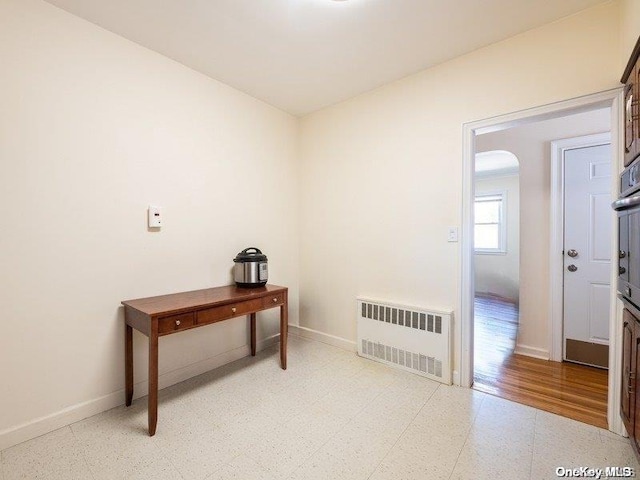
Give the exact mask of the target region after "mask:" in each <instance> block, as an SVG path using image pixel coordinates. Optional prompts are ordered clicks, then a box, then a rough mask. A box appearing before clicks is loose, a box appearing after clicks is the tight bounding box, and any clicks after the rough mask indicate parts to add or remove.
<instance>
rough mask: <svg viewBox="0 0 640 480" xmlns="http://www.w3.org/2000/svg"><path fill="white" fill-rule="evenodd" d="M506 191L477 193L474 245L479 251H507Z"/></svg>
mask: <svg viewBox="0 0 640 480" xmlns="http://www.w3.org/2000/svg"><path fill="white" fill-rule="evenodd" d="M506 196H507V194H506V192H501V193H491V194H479V195H476V199H475V204H474V218H475V228H474V247H475V250H476V252H477V253H507V248H506V247H507V245H506V243H507V242H506V239H507V235H506V230H507V227H506V215H505V206H506Z"/></svg>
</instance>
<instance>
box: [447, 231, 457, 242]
mask: <svg viewBox="0 0 640 480" xmlns="http://www.w3.org/2000/svg"><path fill="white" fill-rule="evenodd" d="M457 241H458V227H449V230H448V232H447V242H457Z"/></svg>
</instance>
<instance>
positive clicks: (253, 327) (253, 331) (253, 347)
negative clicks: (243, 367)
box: [249, 313, 256, 357]
mask: <svg viewBox="0 0 640 480" xmlns="http://www.w3.org/2000/svg"><path fill="white" fill-rule="evenodd" d="M249 317H250V318H251V356H252V357H255V356H256V314H255V313H252V314H251V315H249Z"/></svg>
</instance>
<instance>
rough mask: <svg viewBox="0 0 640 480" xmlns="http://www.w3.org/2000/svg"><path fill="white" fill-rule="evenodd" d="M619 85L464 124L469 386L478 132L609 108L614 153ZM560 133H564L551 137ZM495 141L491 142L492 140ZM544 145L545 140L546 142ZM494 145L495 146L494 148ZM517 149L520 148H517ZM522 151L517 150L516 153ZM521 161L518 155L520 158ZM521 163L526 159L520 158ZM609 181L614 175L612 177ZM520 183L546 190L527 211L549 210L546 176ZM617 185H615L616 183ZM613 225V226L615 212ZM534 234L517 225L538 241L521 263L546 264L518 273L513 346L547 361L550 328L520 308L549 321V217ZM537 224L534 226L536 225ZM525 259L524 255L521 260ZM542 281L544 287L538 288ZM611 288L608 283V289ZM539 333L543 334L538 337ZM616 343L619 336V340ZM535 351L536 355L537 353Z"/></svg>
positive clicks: (611, 419) (613, 331)
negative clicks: (542, 271) (536, 324)
mask: <svg viewBox="0 0 640 480" xmlns="http://www.w3.org/2000/svg"><path fill="white" fill-rule="evenodd" d="M620 101H621V97H620V90H619V89H616V90H615V91H610V92H604V93H602V94H596V95H591V96H589V97H583V98H579V99H574V100H570V101H566V102H561V103H559V104H554V105H549V106H544V107H539V108H536V109H532V110H529V111H526V112H517V113H514V114H510V115H505V116H503V117H499V118H494V119H489V120H485V121H480V122H474V123H473V124H467V125H465V127H464V130H465V136H464V139H465V152H464V153H465V156H464V157H465V168H464V192H463V194H464V223H463V235H462V239H463V241H462V245H461V247H462V267H463V268H462V285H463V292H462V321H461V330H460V344H459V348H458V349H457V353H458V354H459V358H460V363H458V365H459V366H460V370H459V372H458V374H459V377H458V380H459V383H460V384H461V385H467V386H470V385H471V384H472V381H473V373H474V368H473V363H474V362H473V353H474V341H473V331H474V324H473V321H472V320H473V318H474V317H473V313H474V304H473V302H474V298H475V293H476V291H475V288H474V284H475V281H474V280H475V279H474V261H473V260H474V253H475V252H474V250H473V242H472V241H471V238H473V236H472V234H471V232H473V231H474V230H473V229H474V224H473V208H474V201H475V195H474V187H475V185H474V182H473V180H474V178H473V173H474V172H473V167H474V163H475V161H474V160H475V158H474V155H475V153H476V151H480V150H479V149H477V148H476V147H477V146H479V144H480V143H481V136H483V135H485V134H488V133H494V132H501V131H504V130H507V129H513V128H515V127H519V126H524V125H528V124H533V123H536V122H541V121H545V120H549V119H559V118H560V117H568V116H571V115H575V114H580V113H584V112H587V111H593V110H599V109H602V108H609V109H610V110H609V114H610V115H609V119H610V121H611V122H612V123H611V130H612V144H613V149H614V152H616V153H617V149H616V146H617V145H619V139H618V132H619V131H620V125H619V119H618V112H619V111H620V110H619V107H620ZM555 138H556V139H557V138H562V137H555ZM494 147H495V146H494ZM498 148H499V149H506V150H510V149H508V148H505V146H499V147H498ZM547 148H548V145H547ZM494 149H496V148H494ZM516 154H518V152H516ZM518 157H520V155H518ZM520 160H521V162H522V158H520ZM523 163H524V162H523ZM612 165H613V167H612V170H613V171H612V173H613V175H612V177H611V178H612V179H613V178H614V177H616V176H617V174H618V171H619V165H620V162H619V159H618V158H614V161H613V162H612ZM546 168H547V174H548V173H549V172H548V170H549V165H548V164H547V167H546ZM612 181H613V180H612ZM521 185H526V186H529V187H532V188H533V189H534V190H537V191H538V193H540V192H543V191H545V189H546V192H545V193H546V200H545V201H543V202H531V203H530V204H529V205H528V208H530V209H533V210H531V211H535V212H537V213H541V212H544V213H546V215H547V216H548V214H549V210H550V205H549V203H550V200H549V182H547V183H546V184H544V182H543V183H540V182H538V181H537V180H536V179H535V178H529V177H525V176H524V174H523V173H522V171H521ZM614 191H615V187H614ZM527 202H528V200H522V203H523V207H525V208H524V209H525V210H526V206H525V204H526V203H527ZM521 225H522V226H523V227H524V226H527V227H532V226H535V225H536V224H535V222H531V221H528V220H527V221H526V222H525V221H522V223H521ZM611 225H612V226H613V216H612V222H611ZM534 228H535V229H534V231H533V234H532V233H531V232H529V233H527V234H526V235H525V231H524V230H523V231H521V235H522V237H523V238H525V237H526V238H529V239H537V243H536V244H532V246H530V247H528V248H527V249H526V250H524V249H523V248H522V246H521V251H523V252H526V255H522V257H521V267H524V266H526V265H525V264H526V263H527V262H530V263H532V262H535V263H537V264H538V265H540V264H544V265H543V266H544V267H546V269H547V272H546V279H545V281H544V282H540V281H532V279H533V280H536V279H537V280H540V278H539V277H535V276H533V277H529V278H528V279H526V280H525V279H524V278H523V279H522V280H521V282H520V284H521V289H520V296H519V299H518V301H519V304H518V306H519V323H518V326H517V329H516V330H517V333H516V342H515V343H516V346H515V347H514V351H515V352H517V353H518V354H519V355H520V356H522V357H526V358H527V360H529V359H531V360H536V361H540V362H545V363H546V364H549V363H551V362H549V358H550V346H549V345H548V343H547V342H546V341H545V340H546V339H548V338H549V337H550V333H549V332H545V331H544V329H543V330H536V329H535V328H532V324H531V323H526V322H525V321H524V318H523V315H524V311H525V310H526V309H527V308H528V309H529V312H534V313H535V314H536V315H542V316H543V317H544V319H545V321H544V324H545V325H547V324H548V323H549V321H550V308H549V307H548V306H547V307H545V305H544V304H545V303H548V300H549V297H550V291H549V290H550V289H549V281H548V277H549V268H550V262H549V251H548V250H549V238H550V234H549V231H548V230H549V222H548V220H547V223H546V229H547V232H546V233H544V229H540V228H539V224H538V227H534ZM536 229H537V230H536ZM540 248H543V249H546V258H547V260H546V261H545V260H544V259H545V255H538V254H537V253H536V252H537V250H538V249H540ZM525 259H526V260H525ZM540 287H542V288H540ZM537 290H539V291H542V290H544V292H543V295H542V297H546V302H541V301H540V297H538V298H537V299H536V296H535V295H534V294H535V293H536V291H537ZM610 290H611V289H610ZM610 293H611V296H612V303H611V306H612V307H611V310H612V311H611V312H610V315H609V322H610V323H609V325H610V335H611V338H612V348H611V351H612V354H611V358H610V360H611V362H610V368H611V371H612V374H611V375H610V378H609V380H608V386H609V388H608V393H607V402H606V403H607V421H608V422H607V423H608V426H609V429H611V430H612V431H614V432H616V433H621V432H622V430H621V427H622V425H621V422H620V418H619V415H618V414H617V408H616V407H615V405H617V397H618V395H619V392H618V388H617V387H618V385H619V379H617V376H618V375H616V372H619V359H617V355H616V354H614V353H613V352H615V351H616V347H617V344H616V343H617V342H616V338H617V337H618V333H619V332H618V330H619V326H618V325H617V323H616V322H615V318H616V317H617V315H618V314H619V311H618V309H619V305H618V304H617V302H616V300H615V296H614V293H615V292H610ZM540 337H545V338H544V339H542V341H540ZM618 343H619V342H618ZM536 357H538V358H536Z"/></svg>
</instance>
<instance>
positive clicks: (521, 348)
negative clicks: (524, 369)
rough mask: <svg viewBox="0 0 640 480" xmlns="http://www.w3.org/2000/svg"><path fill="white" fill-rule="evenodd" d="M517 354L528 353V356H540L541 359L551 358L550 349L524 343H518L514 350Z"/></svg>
mask: <svg viewBox="0 0 640 480" xmlns="http://www.w3.org/2000/svg"><path fill="white" fill-rule="evenodd" d="M514 353H516V354H517V355H526V356H527V357H533V358H539V359H541V360H549V358H550V357H549V350H545V349H544V348H538V347H530V346H529V345H522V344H521V343H518V344H517V345H516V348H515V350H514Z"/></svg>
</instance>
